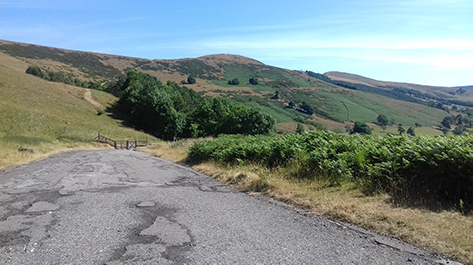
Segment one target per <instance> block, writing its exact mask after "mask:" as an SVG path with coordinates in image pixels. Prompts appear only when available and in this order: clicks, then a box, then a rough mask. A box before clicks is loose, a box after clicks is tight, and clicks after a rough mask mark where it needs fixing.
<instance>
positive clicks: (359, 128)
mask: <svg viewBox="0 0 473 265" xmlns="http://www.w3.org/2000/svg"><path fill="white" fill-rule="evenodd" d="M371 132H372V130H371V128H370V127H369V126H368V125H367V124H366V123H362V122H359V121H356V122H355V126H353V130H352V131H351V132H350V134H354V133H360V134H371Z"/></svg>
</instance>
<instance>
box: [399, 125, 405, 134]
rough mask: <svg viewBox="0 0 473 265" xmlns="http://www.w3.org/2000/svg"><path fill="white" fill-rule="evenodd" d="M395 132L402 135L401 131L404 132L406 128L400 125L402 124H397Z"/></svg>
mask: <svg viewBox="0 0 473 265" xmlns="http://www.w3.org/2000/svg"><path fill="white" fill-rule="evenodd" d="M397 132H398V133H399V135H402V134H403V133H405V132H406V129H404V128H403V127H402V125H399V126H398V127H397Z"/></svg>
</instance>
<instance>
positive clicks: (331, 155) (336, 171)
mask: <svg viewBox="0 0 473 265" xmlns="http://www.w3.org/2000/svg"><path fill="white" fill-rule="evenodd" d="M189 158H190V159H191V160H193V161H197V162H198V161H204V160H210V159H213V160H217V161H220V162H222V163H238V161H249V162H255V163H261V164H262V165H264V166H268V167H275V166H283V167H287V166H291V167H295V170H291V171H292V172H294V175H293V176H294V177H306V178H313V177H322V178H323V177H325V178H328V179H329V180H330V182H331V183H334V185H335V184H336V183H340V182H343V181H353V182H356V183H358V184H359V185H360V186H361V187H362V189H363V190H364V191H365V192H366V193H367V194H373V193H376V192H386V193H388V194H391V195H392V196H393V199H394V201H395V202H396V203H399V204H408V205H414V206H415V205H425V204H427V205H429V206H436V207H438V206H439V205H442V204H447V205H455V204H457V203H458V202H459V201H460V200H462V201H463V202H464V207H465V208H468V209H471V208H473V182H472V172H473V136H470V135H467V136H448V137H436V138H434V137H410V136H409V137H408V136H387V137H384V138H376V139H375V138H373V137H371V136H370V135H361V134H353V135H341V134H335V133H331V132H322V131H316V132H304V133H303V134H301V135H298V134H287V135H283V136H275V137H270V136H247V137H243V136H219V137H218V138H217V139H215V140H212V141H202V142H196V143H195V144H194V146H192V147H191V149H190V152H189Z"/></svg>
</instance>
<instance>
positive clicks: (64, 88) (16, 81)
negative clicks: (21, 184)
mask: <svg viewBox="0 0 473 265" xmlns="http://www.w3.org/2000/svg"><path fill="white" fill-rule="evenodd" d="M28 64H29V63H27V62H25V61H23V60H20V59H17V58H14V57H11V56H8V55H5V54H3V53H0V95H1V97H0V128H1V129H0V146H1V148H0V168H2V167H5V166H10V165H13V164H15V163H18V162H22V161H30V160H32V159H35V158H39V157H41V156H43V155H44V154H48V153H50V152H57V151H61V150H68V149H71V148H77V147H80V148H82V149H83V148H94V145H91V144H86V142H92V141H93V139H94V137H96V136H97V133H102V134H103V135H106V136H108V137H110V138H114V139H119V140H122V139H143V140H144V139H145V138H149V139H150V140H151V139H153V138H152V137H151V136H149V135H147V134H144V133H141V132H137V131H134V130H132V129H130V128H127V127H124V126H123V125H122V124H121V121H119V120H115V119H113V118H111V117H109V116H108V115H105V114H104V115H98V114H99V110H100V107H101V106H105V107H107V106H109V105H110V103H113V102H115V101H116V98H115V97H114V96H112V95H110V94H108V93H105V92H101V91H96V90H94V91H92V93H91V95H90V96H91V97H90V98H89V99H91V100H92V103H94V102H95V103H94V104H95V105H94V104H92V103H91V102H89V101H87V98H88V97H89V93H90V90H86V89H84V88H79V87H75V86H70V85H66V84H61V83H54V82H48V81H46V80H42V79H41V78H38V77H35V76H32V75H28V74H26V73H25V67H28ZM87 92H89V93H87ZM92 97H93V98H92ZM97 101H98V102H97ZM101 111H102V110H101ZM19 148H28V149H33V150H34V151H35V152H34V154H33V153H30V152H20V151H19Z"/></svg>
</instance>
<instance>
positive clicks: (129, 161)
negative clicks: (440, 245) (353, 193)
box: [0, 150, 451, 264]
mask: <svg viewBox="0 0 473 265" xmlns="http://www.w3.org/2000/svg"><path fill="white" fill-rule="evenodd" d="M447 262H448V261H445V260H442V259H439V258H438V257H436V256H434V255H432V254H429V253H426V252H423V251H421V250H419V249H416V248H414V247H412V246H409V245H406V244H404V243H402V242H398V241H396V240H392V239H389V238H384V237H380V236H377V235H374V234H371V233H368V232H366V231H363V230H361V229H358V228H351V227H349V226H346V225H344V224H339V223H336V222H332V221H330V220H327V219H325V218H322V217H318V216H313V215H307V214H301V213H300V212H299V211H297V209H295V208H291V207H290V206H287V205H285V204H283V203H280V202H277V201H274V200H271V199H269V198H267V197H254V196H248V195H247V194H246V193H243V192H240V191H238V190H237V189H235V188H231V187H226V186H223V185H221V184H220V183H219V182H217V181H216V180H214V179H212V178H211V177H208V176H206V175H203V174H201V173H198V172H195V171H193V170H192V169H189V168H186V167H183V166H179V165H176V164H174V163H172V162H169V161H167V160H163V159H159V158H155V157H151V156H149V155H148V154H146V153H141V152H133V151H125V150H123V151H122V150H101V151H74V152H67V153H62V154H57V155H53V156H51V157H49V158H47V159H46V160H43V161H39V162H35V163H31V164H29V165H25V166H20V167H11V168H7V169H4V170H0V264H230V263H233V264H274V263H278V264H435V263H447ZM450 264H451V263H450Z"/></svg>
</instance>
